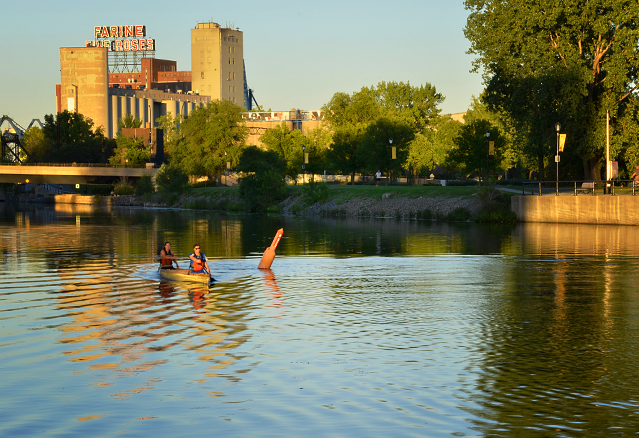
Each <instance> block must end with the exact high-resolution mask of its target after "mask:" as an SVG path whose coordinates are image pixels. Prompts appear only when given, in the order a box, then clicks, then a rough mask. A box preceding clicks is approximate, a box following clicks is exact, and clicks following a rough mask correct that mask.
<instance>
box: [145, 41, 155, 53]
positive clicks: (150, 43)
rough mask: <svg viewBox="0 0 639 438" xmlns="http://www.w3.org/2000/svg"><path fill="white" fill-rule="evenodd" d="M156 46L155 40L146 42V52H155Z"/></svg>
mask: <svg viewBox="0 0 639 438" xmlns="http://www.w3.org/2000/svg"><path fill="white" fill-rule="evenodd" d="M154 46H155V40H146V50H150V51H153V50H155V49H154V48H153V47H154Z"/></svg>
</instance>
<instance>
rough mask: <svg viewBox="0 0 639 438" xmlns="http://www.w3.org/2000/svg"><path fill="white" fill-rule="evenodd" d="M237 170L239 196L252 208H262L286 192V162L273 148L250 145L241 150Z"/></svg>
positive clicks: (277, 199)
mask: <svg viewBox="0 0 639 438" xmlns="http://www.w3.org/2000/svg"><path fill="white" fill-rule="evenodd" d="M237 170H238V171H239V172H242V173H243V176H242V177H241V178H240V196H241V197H242V198H243V199H244V201H245V202H246V204H247V205H248V206H249V208H250V209H252V210H260V211H262V210H264V209H266V208H267V207H269V206H271V205H273V204H275V203H276V202H278V201H280V200H281V199H282V198H283V197H284V196H285V194H286V187H285V186H286V183H285V180H284V178H285V176H286V172H287V163H286V161H285V160H284V159H282V158H281V156H280V155H279V154H278V153H277V152H275V151H273V150H267V151H264V150H261V149H259V148H257V147H255V146H250V147H248V148H246V149H244V150H243V151H242V155H241V156H240V162H239V164H238V166H237Z"/></svg>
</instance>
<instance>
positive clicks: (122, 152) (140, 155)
mask: <svg viewBox="0 0 639 438" xmlns="http://www.w3.org/2000/svg"><path fill="white" fill-rule="evenodd" d="M115 143H116V145H117V146H116V148H115V151H114V153H113V155H112V156H111V158H109V164H111V165H112V166H127V167H142V166H144V163H146V162H148V161H149V160H150V159H151V147H150V146H148V145H145V142H144V139H141V138H138V139H135V138H134V137H128V136H126V135H123V134H122V133H118V135H117V137H116V139H115Z"/></svg>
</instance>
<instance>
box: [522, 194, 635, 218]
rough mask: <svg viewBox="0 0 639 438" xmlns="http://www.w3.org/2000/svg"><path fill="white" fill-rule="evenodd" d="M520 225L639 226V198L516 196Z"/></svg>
mask: <svg viewBox="0 0 639 438" xmlns="http://www.w3.org/2000/svg"><path fill="white" fill-rule="evenodd" d="M511 210H512V211H513V212H514V213H515V214H516V215H517V220H518V221H520V222H554V223H571V224H608V225H639V196H631V195H616V196H613V195H596V196H592V195H577V196H574V195H561V196H553V195H545V196H513V197H512V204H511Z"/></svg>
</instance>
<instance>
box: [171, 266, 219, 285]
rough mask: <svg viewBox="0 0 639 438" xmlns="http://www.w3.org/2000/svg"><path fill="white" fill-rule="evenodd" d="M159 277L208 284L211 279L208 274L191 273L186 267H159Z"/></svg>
mask: <svg viewBox="0 0 639 438" xmlns="http://www.w3.org/2000/svg"><path fill="white" fill-rule="evenodd" d="M159 272H160V277H162V278H165V279H167V280H175V281H193V282H196V283H206V284H208V283H209V282H210V281H212V280H213V278H212V277H211V276H209V274H192V273H191V272H190V271H189V270H188V269H159Z"/></svg>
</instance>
